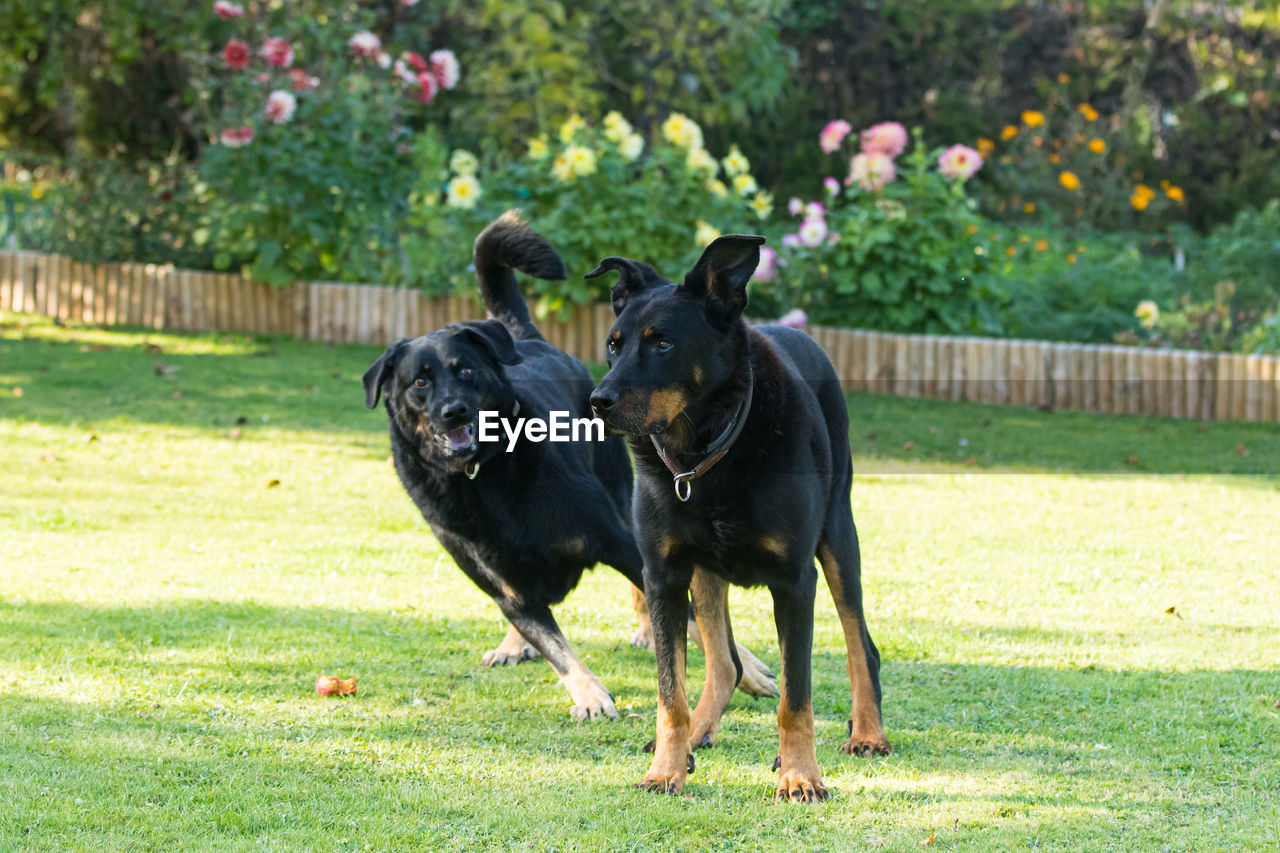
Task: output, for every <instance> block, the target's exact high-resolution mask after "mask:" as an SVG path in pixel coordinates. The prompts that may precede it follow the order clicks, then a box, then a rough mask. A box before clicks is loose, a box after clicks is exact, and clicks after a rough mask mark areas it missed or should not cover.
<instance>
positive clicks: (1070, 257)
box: [1067, 255, 1076, 264]
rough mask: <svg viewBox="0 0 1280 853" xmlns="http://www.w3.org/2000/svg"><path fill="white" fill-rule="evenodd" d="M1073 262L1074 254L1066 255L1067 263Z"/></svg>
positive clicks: (1074, 260) (1074, 259)
mask: <svg viewBox="0 0 1280 853" xmlns="http://www.w3.org/2000/svg"><path fill="white" fill-rule="evenodd" d="M1075 262H1076V256H1075V255H1067V263H1069V264H1074V263H1075Z"/></svg>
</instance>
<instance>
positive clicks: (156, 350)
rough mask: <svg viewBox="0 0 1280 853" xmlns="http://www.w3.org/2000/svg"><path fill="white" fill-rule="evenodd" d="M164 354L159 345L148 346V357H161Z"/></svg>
mask: <svg viewBox="0 0 1280 853" xmlns="http://www.w3.org/2000/svg"><path fill="white" fill-rule="evenodd" d="M162 352H164V350H162V349H160V345H159V344H147V355H159V354H160V353H162Z"/></svg>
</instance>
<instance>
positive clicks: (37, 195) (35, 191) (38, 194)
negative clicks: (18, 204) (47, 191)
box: [31, 187, 44, 199]
mask: <svg viewBox="0 0 1280 853" xmlns="http://www.w3.org/2000/svg"><path fill="white" fill-rule="evenodd" d="M31 197H32V198H34V199H42V198H44V187H32V188H31Z"/></svg>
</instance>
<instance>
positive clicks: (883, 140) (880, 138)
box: [862, 121, 907, 158]
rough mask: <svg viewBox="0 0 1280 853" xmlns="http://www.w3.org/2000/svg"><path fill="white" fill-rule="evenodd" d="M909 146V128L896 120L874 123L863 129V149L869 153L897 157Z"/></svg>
mask: <svg viewBox="0 0 1280 853" xmlns="http://www.w3.org/2000/svg"><path fill="white" fill-rule="evenodd" d="M906 147H907V129H906V128H905V127H903V126H902V125H900V124H898V123H897V122H896V121H886V122H881V123H880V124H876V125H872V126H871V127H869V128H867V129H866V130H864V131H862V150H863V151H864V152H865V153H867V154H887V155H888V156H889V157H891V158H892V157H897V156H898V155H899V154H901V153H902V151H903V149H905V148H906Z"/></svg>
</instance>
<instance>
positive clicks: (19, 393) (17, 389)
mask: <svg viewBox="0 0 1280 853" xmlns="http://www.w3.org/2000/svg"><path fill="white" fill-rule="evenodd" d="M13 396H15V397H21V396H22V388H21V387H15V388H14V389H13Z"/></svg>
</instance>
